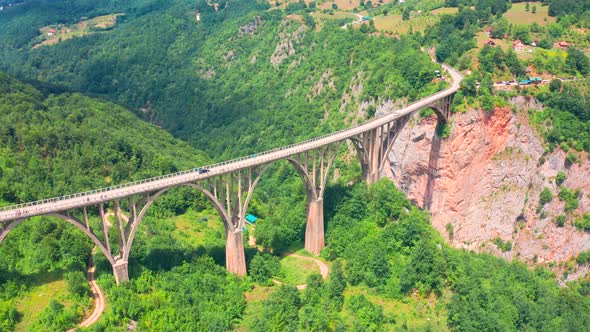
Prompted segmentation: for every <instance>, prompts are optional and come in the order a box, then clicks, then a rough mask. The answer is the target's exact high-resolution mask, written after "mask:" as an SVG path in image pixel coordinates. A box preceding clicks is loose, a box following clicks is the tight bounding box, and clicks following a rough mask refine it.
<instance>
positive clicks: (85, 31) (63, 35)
mask: <svg viewBox="0 0 590 332" xmlns="http://www.w3.org/2000/svg"><path fill="white" fill-rule="evenodd" d="M121 15H124V14H122V13H118V14H110V15H103V16H97V17H94V18H91V19H86V20H82V21H80V22H78V23H76V24H72V25H64V24H54V25H48V26H45V27H42V28H41V29H39V30H40V31H41V36H39V37H38V42H37V44H35V46H33V48H37V47H40V46H43V45H55V44H57V43H59V42H62V41H64V40H68V39H71V38H74V37H81V36H86V35H91V34H93V33H96V32H98V31H103V30H108V29H110V28H112V27H113V26H114V25H115V23H117V18H118V17H119V16H121Z"/></svg>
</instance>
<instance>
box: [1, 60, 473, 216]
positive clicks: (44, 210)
mask: <svg viewBox="0 0 590 332" xmlns="http://www.w3.org/2000/svg"><path fill="white" fill-rule="evenodd" d="M443 67H444V68H445V69H446V70H447V72H448V73H449V74H450V75H451V76H452V78H453V84H452V85H451V87H449V88H447V89H445V90H443V91H440V92H437V93H435V94H433V95H431V96H429V97H426V98H423V99H421V100H419V101H417V102H415V103H412V104H411V105H409V106H406V107H404V108H402V109H399V110H397V111H395V112H392V113H388V114H385V115H383V116H381V117H379V118H376V119H373V120H370V121H367V122H365V123H362V124H359V125H357V126H354V127H351V128H347V129H344V130H341V131H338V132H335V133H331V134H328V135H324V136H321V137H316V138H313V139H310V140H307V141H305V142H301V143H297V144H292V145H289V146H286V147H281V148H277V149H273V150H269V151H265V152H262V153H258V154H256V155H255V156H250V157H242V158H238V159H234V160H229V161H224V162H221V163H218V164H214V165H210V166H204V167H201V168H206V169H208V170H209V172H207V173H204V174H199V173H198V171H197V169H196V168H195V169H191V170H187V171H182V172H178V173H173V174H167V175H163V176H159V177H155V178H150V179H145V180H140V181H136V182H132V183H128V184H124V185H118V186H114V187H108V188H102V189H97V190H92V191H88V192H83V193H77V194H72V195H66V196H60V197H56V198H50V199H45V200H41V201H36V202H31V203H24V204H19V205H13V206H6V207H3V208H0V222H1V221H9V220H16V219H21V218H29V217H33V216H39V215H44V214H48V213H52V212H58V211H65V210H68V209H73V208H79V207H83V206H91V205H97V204H100V203H104V202H108V201H112V200H115V199H121V198H124V197H129V196H132V195H137V194H142V193H146V192H152V191H157V190H160V189H164V188H167V187H173V186H178V185H181V184H185V183H189V182H194V181H196V180H202V179H206V178H209V177H213V176H216V175H220V174H227V173H231V172H235V171H237V170H240V169H245V168H249V167H252V166H257V165H262V164H266V163H269V162H273V161H277V160H281V159H285V158H287V157H289V156H293V155H296V154H299V153H302V152H305V151H309V150H313V149H316V148H318V147H321V146H324V145H328V144H332V143H336V142H340V141H343V140H346V139H348V138H351V137H354V136H357V135H360V134H362V133H364V132H366V131H369V130H371V129H374V128H378V127H380V126H382V125H384V124H387V123H389V122H391V121H394V120H396V119H398V118H400V117H402V116H404V115H407V114H409V113H414V112H416V111H418V110H420V109H422V108H425V107H427V106H429V105H431V104H433V103H434V102H436V101H438V100H440V99H442V98H445V97H447V96H450V95H452V94H454V93H455V92H457V90H458V89H459V83H460V82H461V80H462V76H461V74H460V73H459V72H457V71H455V70H454V69H453V68H451V67H449V66H446V65H443Z"/></svg>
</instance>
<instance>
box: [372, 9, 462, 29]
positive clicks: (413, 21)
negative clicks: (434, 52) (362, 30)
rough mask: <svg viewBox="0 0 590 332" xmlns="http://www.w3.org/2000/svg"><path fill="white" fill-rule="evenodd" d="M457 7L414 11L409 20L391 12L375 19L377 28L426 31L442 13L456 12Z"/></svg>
mask: <svg viewBox="0 0 590 332" xmlns="http://www.w3.org/2000/svg"><path fill="white" fill-rule="evenodd" d="M456 12H457V8H440V9H435V10H433V11H430V12H428V13H417V12H416V13H412V15H411V17H410V19H409V20H406V21H404V20H403V19H402V15H398V14H389V15H387V16H377V17H375V18H374V19H373V20H374V21H375V28H377V30H384V31H388V32H394V33H399V34H404V33H407V32H409V31H414V32H416V31H420V32H424V30H425V29H426V28H427V27H430V26H432V25H434V24H436V23H438V21H439V20H440V15H443V14H454V13H456Z"/></svg>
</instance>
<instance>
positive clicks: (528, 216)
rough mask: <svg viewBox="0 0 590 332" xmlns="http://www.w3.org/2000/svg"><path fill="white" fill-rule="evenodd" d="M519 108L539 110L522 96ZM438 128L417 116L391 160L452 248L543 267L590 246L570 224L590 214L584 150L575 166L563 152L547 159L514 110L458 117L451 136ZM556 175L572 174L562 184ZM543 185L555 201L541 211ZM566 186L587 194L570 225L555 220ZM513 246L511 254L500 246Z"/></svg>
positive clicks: (589, 171) (403, 184)
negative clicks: (444, 135) (440, 135)
mask: <svg viewBox="0 0 590 332" xmlns="http://www.w3.org/2000/svg"><path fill="white" fill-rule="evenodd" d="M513 103H514V104H515V107H516V108H517V109H521V110H522V109H524V110H528V109H529V108H538V107H541V106H540V105H539V104H538V103H537V102H535V101H534V99H533V100H531V101H529V102H527V101H526V100H525V99H524V98H523V97H518V98H516V99H513ZM434 127H435V120H434V119H417V120H416V123H414V125H412V126H408V127H406V128H405V129H404V130H403V132H402V133H401V135H400V136H399V140H398V142H396V145H395V147H394V149H393V152H392V154H391V155H390V162H391V174H390V176H391V177H392V178H393V179H394V181H395V182H396V183H397V184H398V185H399V187H400V188H401V189H402V190H403V191H404V192H405V193H407V194H408V197H409V198H410V199H412V200H413V201H415V202H416V203H417V204H418V205H420V206H425V207H428V208H429V209H430V211H431V213H432V221H433V225H434V226H435V227H436V228H437V229H438V230H439V231H440V232H441V234H443V235H445V237H446V238H447V240H448V241H449V242H450V243H452V244H453V245H454V246H458V247H463V248H468V249H473V250H476V251H485V252H492V253H495V254H496V255H500V256H502V257H505V258H508V259H512V258H517V257H518V258H520V259H523V260H525V261H529V262H540V263H547V262H549V261H558V262H562V261H565V260H568V259H570V258H572V257H574V256H577V254H578V253H580V252H582V251H585V250H588V249H590V241H588V240H590V235H589V234H587V233H584V232H581V231H579V230H577V229H576V228H575V227H574V226H572V221H573V220H574V219H575V215H578V214H582V213H584V212H586V213H587V212H590V197H589V195H588V193H589V192H590V178H589V177H588V174H590V161H589V160H588V158H587V156H586V154H585V153H583V155H584V156H585V157H582V158H580V162H579V163H574V164H573V165H569V164H568V163H567V162H566V161H565V159H566V153H564V152H563V151H562V150H560V149H556V150H555V151H553V152H550V153H548V154H546V153H545V152H546V151H545V148H544V146H545V143H544V140H543V138H542V137H541V136H540V135H539V134H538V133H537V132H536V131H535V129H533V128H532V127H531V125H530V124H529V120H528V116H527V114H526V113H525V112H517V113H515V112H512V111H511V110H510V109H509V108H496V110H495V111H494V112H493V114H490V113H485V112H480V111H474V110H473V111H469V112H467V113H464V114H455V115H454V125H453V133H452V135H451V136H450V137H449V138H448V139H444V140H441V139H440V138H437V137H433V133H434ZM558 172H564V173H565V174H566V175H567V179H566V180H565V182H564V183H563V184H561V186H558V185H557V184H556V181H555V179H556V176H557V174H558ZM544 188H548V189H549V190H550V192H551V194H552V196H553V198H552V199H551V201H550V202H548V203H547V204H545V205H544V207H543V208H542V209H540V210H537V207H538V206H539V200H540V195H541V192H542V191H543V189H544ZM561 188H569V189H574V190H578V189H579V190H581V192H582V195H581V197H580V198H579V207H578V208H577V209H575V210H574V211H572V216H570V217H568V222H567V223H566V225H565V226H564V227H559V226H558V225H557V223H556V219H557V218H558V217H559V216H560V215H565V212H564V209H565V207H564V206H565V203H564V202H562V201H561V200H560V199H559V198H558V193H559V192H560V190H561ZM541 211H544V212H541ZM498 239H500V240H501V241H498ZM508 241H510V242H511V244H512V248H511V249H510V250H507V249H508V248H507V247H503V248H502V249H503V250H502V249H501V248H499V247H502V244H505V243H506V242H508ZM494 243H496V244H500V245H499V246H498V245H496V244H494Z"/></svg>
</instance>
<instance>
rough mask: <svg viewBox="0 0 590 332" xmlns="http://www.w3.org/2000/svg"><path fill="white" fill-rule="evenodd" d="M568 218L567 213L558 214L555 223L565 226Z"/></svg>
mask: <svg viewBox="0 0 590 332" xmlns="http://www.w3.org/2000/svg"><path fill="white" fill-rule="evenodd" d="M566 220H567V219H566V217H565V215H563V214H562V215H560V216H558V217H557V219H555V223H557V226H559V227H563V226H565V222H566Z"/></svg>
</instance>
